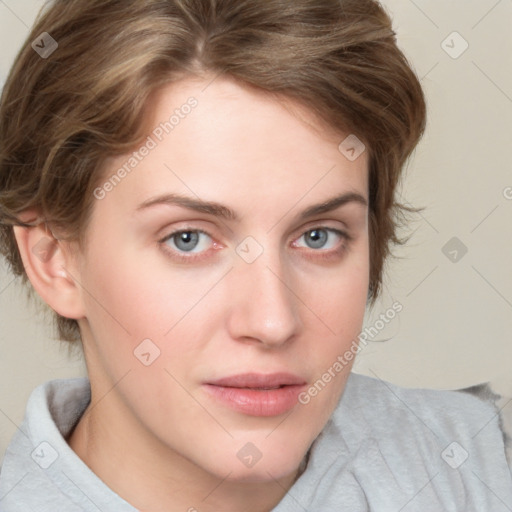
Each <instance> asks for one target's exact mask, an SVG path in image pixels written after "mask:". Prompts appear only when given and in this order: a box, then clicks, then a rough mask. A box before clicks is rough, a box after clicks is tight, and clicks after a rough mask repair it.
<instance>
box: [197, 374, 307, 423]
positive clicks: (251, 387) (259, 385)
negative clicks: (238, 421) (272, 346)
mask: <svg viewBox="0 0 512 512" xmlns="http://www.w3.org/2000/svg"><path fill="white" fill-rule="evenodd" d="M305 386H306V381H305V380H304V379H302V378H300V377H298V376H296V375H293V374H290V373H273V374H257V373H246V374H239V375H233V376H231V377H225V378H222V379H218V380H215V381H212V382H206V383H204V384H203V389H204V390H205V391H206V393H208V395H209V396H210V397H212V398H213V399H214V400H215V401H217V402H218V403H220V404H221V405H222V406H227V407H229V408H230V409H233V410H235V411H237V412H241V413H243V414H247V415H249V416H262V417H268V416H279V415H281V414H284V413H286V412H288V411H289V410H291V409H292V408H293V407H294V406H295V405H296V404H297V403H298V395H299V394H300V392H301V391H302V390H303V389H304V388H305Z"/></svg>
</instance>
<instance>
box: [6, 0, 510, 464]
mask: <svg viewBox="0 0 512 512" xmlns="http://www.w3.org/2000/svg"><path fill="white" fill-rule="evenodd" d="M42 3H43V2H42V0H0V86H1V84H3V81H4V79H5V76H6V75H7V73H8V70H9V67H10V64H11V63H12V60H13V59H14V56H15V54H16V52H17V50H18V48H19V47H20V46H21V44H22V42H23V40H24V38H25V37H26V36H27V34H28V30H29V27H30V25H31V23H32V22H33V20H34V18H35V15H36V13H37V10H38V8H39V7H40V6H41V5H42ZM383 3H384V5H385V6H386V7H387V8H388V9H389V10H390V11H391V13H392V15H393V17H394V24H395V29H396V31H397V34H398V40H399V44H400V45H401V47H402V48H403V49H404V51H405V52H406V54H407V55H408V57H409V58H410V60H411V62H412V63H413V65H414V67H415V68H416V70H417V73H418V75H419V76H420V77H421V79H422V83H423V85H424V88H425V91H426V94H427V98H428V106H429V125H428V130H427V133H426V136H425V138H424V140H423V141H422V143H421V145H420V146H419V148H418V150H417V152H416V154H415V156H414V158H413V159H412V160H411V163H410V165H409V168H408V173H407V177H406V179H405V181H404V184H403V188H402V192H401V194H402V197H403V200H404V201H407V202H410V203H411V204H413V205H415V206H424V207H425V210H424V212H423V213H422V214H421V215H419V216H417V220H416V221H415V222H414V223H413V224H412V225H411V231H414V235H413V236H412V238H411V240H410V242H409V244H408V246H407V247H406V248H404V249H400V250H399V251H397V255H399V256H400V260H397V261H395V262H392V263H391V264H390V266H389V269H388V274H387V285H386V288H385V291H384V294H383V297H382V300H381V301H380V302H379V304H377V306H376V307H375V308H374V310H373V311H372V312H369V314H368V318H367V322H366V325H367V326H371V325H375V322H376V320H377V319H378V317H379V315H380V314H381V313H384V312H385V311H386V310H387V309H388V308H389V307H390V305H391V304H392V303H393V302H394V301H399V302H400V303H401V304H402V306H403V310H402V312H401V313H400V314H399V315H398V316H397V317H396V318H395V319H394V320H393V321H392V322H390V323H389V324H388V325H387V326H386V328H385V329H384V330H382V331H381V332H379V334H378V335H377V336H376V337H375V338H374V340H373V341H372V342H371V343H369V344H368V345H367V346H366V347H365V348H364V349H363V350H362V351H361V353H360V354H359V356H358V361H357V363H356V366H355V370H356V371H357V372H360V373H365V374H368V375H371V376H378V377H380V378H383V379H386V380H389V381H392V382H395V383H398V384H402V385H406V386H422V387H433V388H458V387H463V386H468V385H471V384H474V383H479V382H483V381H492V382H493V383H494V384H495V385H496V386H498V388H499V389H503V390H504V392H506V393H508V394H510V396H512V374H511V372H510V362H511V361H512V343H511V332H512V271H511V269H510V262H511V261H512V165H511V158H510V148H511V147H512V66H511V57H510V55H512V33H511V31H510V26H511V24H512V0H499V1H498V0H451V1H449V2H447V1H446V0H414V1H413V0H385V1H384V2H383ZM453 32H457V34H453ZM443 41H444V43H443ZM466 45H467V46H468V47H467V49H466V50H465V51H464V53H462V50H464V48H465V47H466ZM450 54H451V55H450ZM459 54H460V55H459ZM453 237H456V238H457V240H456V241H455V244H456V245H454V246H448V247H447V248H446V249H445V250H444V252H445V253H447V255H448V256H449V257H450V258H456V259H457V261H456V262H454V261H451V260H450V259H449V257H447V256H446V255H445V253H444V252H443V247H444V246H445V244H446V243H447V242H448V241H449V240H450V239H452V238H453ZM452 243H453V242H452ZM457 244H458V245H457ZM461 244H464V246H466V248H467V253H466V254H465V255H463V256H462V257H461V255H462V251H461V249H460V247H462V246H461ZM454 250H455V251H456V252H453V251H454ZM450 252H451V254H450ZM377 325H378V324H377ZM388 338H390V339H389V340H388V341H386V342H383V341H379V340H384V339H388ZM0 354H1V357H0V457H1V456H2V454H3V452H4V449H5V446H6V444H7V442H8V440H9V439H10V437H11V436H12V434H13V433H14V431H15V429H16V424H19V422H20V421H21V420H22V417H23V411H24V408H25V403H26V400H27V398H28V396H29V393H30V392H31V390H32V389H33V388H34V387H35V386H37V385H38V384H39V383H41V382H44V381H46V380H49V379H53V378H62V377H69V376H76V375H83V374H84V368H83V365H82V362H81V360H80V357H79V355H75V356H71V357H70V356H69V355H68V354H67V350H66V346H62V345H61V344H60V343H59V342H58V341H55V340H54V339H53V333H52V331H51V329H50V328H48V327H47V323H46V322H45V318H44V317H43V316H42V315H38V314H37V313H36V311H35V309H34V307H33V306H31V305H29V304H27V302H26V300H25V292H24V291H23V290H22V289H21V288H20V287H19V286H18V284H17V283H16V282H13V280H12V278H11V277H10V276H9V275H8V273H7V272H6V271H5V269H4V268H3V267H2V265H1V264H0Z"/></svg>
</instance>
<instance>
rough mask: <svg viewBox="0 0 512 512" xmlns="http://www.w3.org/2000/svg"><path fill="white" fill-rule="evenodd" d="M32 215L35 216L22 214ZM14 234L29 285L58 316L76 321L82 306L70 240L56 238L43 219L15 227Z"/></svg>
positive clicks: (80, 316) (81, 314) (80, 315)
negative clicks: (33, 223) (35, 223)
mask: <svg viewBox="0 0 512 512" xmlns="http://www.w3.org/2000/svg"><path fill="white" fill-rule="evenodd" d="M24 217H25V218H24V219H23V218H22V220H23V221H25V222H28V220H27V218H32V219H33V218H34V215H31V216H30V214H27V215H24ZM14 235H15V237H16V241H17V243H18V248H19V251H20V254H21V258H22V260H23V265H24V267H25V271H26V273H27V276H28V278H29V280H30V282H31V283H32V286H33V287H34V289H35V290H36V292H37V293H38V294H39V295H40V297H41V298H42V299H43V300H44V301H45V302H46V304H48V305H49V306H50V307H51V308H52V309H53V310H54V311H56V312H57V313H58V314H59V315H61V316H63V317H66V318H73V319H75V320H78V319H80V318H84V316H85V315H84V307H83V303H82V295H81V293H80V291H81V290H80V285H79V284H78V283H77V282H76V281H75V279H76V278H77V275H76V273H77V271H76V270H75V268H76V264H75V261H74V256H73V254H74V253H73V251H72V250H71V246H70V243H69V242H65V241H62V240H58V239H56V238H55V237H54V235H53V233H52V232H51V231H50V230H49V229H48V227H47V225H46V223H45V222H42V223H40V224H38V225H36V226H30V227H24V226H15V227H14Z"/></svg>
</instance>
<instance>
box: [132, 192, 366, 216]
mask: <svg viewBox="0 0 512 512" xmlns="http://www.w3.org/2000/svg"><path fill="white" fill-rule="evenodd" d="M349 203H356V204H360V205H362V206H365V207H366V206H368V201H367V200H366V198H365V197H364V196H362V195H361V194H359V193H358V192H346V193H344V194H341V195H339V196H335V197H333V198H331V199H328V200H326V201H323V202H322V203H319V204H315V205H312V206H310V207H308V208H306V209H305V210H304V211H303V212H302V213H301V214H300V216H299V219H300V220H303V219H306V218H308V217H313V216H314V215H320V214H323V213H328V212H330V211H333V210H336V209H337V208H340V207H341V206H344V205H346V204H349ZM158 205H170V206H173V205H175V206H181V207H183V208H187V209H189V210H194V211H196V212H201V213H207V214H209V215H213V216H215V217H219V218H222V219H225V220H230V221H237V220H238V219H239V217H238V215H237V214H236V213H235V212H234V211H233V210H231V208H228V207H227V206H225V205H223V204H220V203H217V202H215V201H204V200H202V199H196V198H193V197H189V196H184V195H181V194H164V195H161V196H157V197H154V198H151V199H148V200H147V201H144V202H143V203H142V204H140V205H139V206H138V207H137V210H136V211H137V212H140V211H144V210H146V209H148V208H151V207H153V206H158Z"/></svg>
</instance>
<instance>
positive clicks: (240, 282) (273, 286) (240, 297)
mask: <svg viewBox="0 0 512 512" xmlns="http://www.w3.org/2000/svg"><path fill="white" fill-rule="evenodd" d="M230 278H231V279H233V280H234V282H232V283H231V285H232V286H231V287H230V288H231V290H234V293H233V295H232V297H231V304H232V305H231V309H230V314H229V316H228V330H229V332H230V335H231V337H232V339H235V340H238V341H242V342H253V343H260V344H261V345H262V346H265V347H266V348H277V347H280V346H282V345H283V344H285V343H287V342H288V341H290V340H291V339H292V338H293V337H294V336H296V335H297V334H298V332H299V329H300V327H301V319H300V316H299V309H298V306H299V302H300V301H299V299H298V297H297V295H296V294H295V293H294V290H293V287H292V285H291V282H290V278H289V277H288V278H287V277H286V269H285V268H284V266H283V265H282V264H281V263H280V262H279V258H272V261H271V258H269V257H264V256H260V258H258V259H257V260H256V261H254V262H253V263H246V262H244V261H238V262H237V264H236V265H235V268H234V269H233V271H232V272H230Z"/></svg>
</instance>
